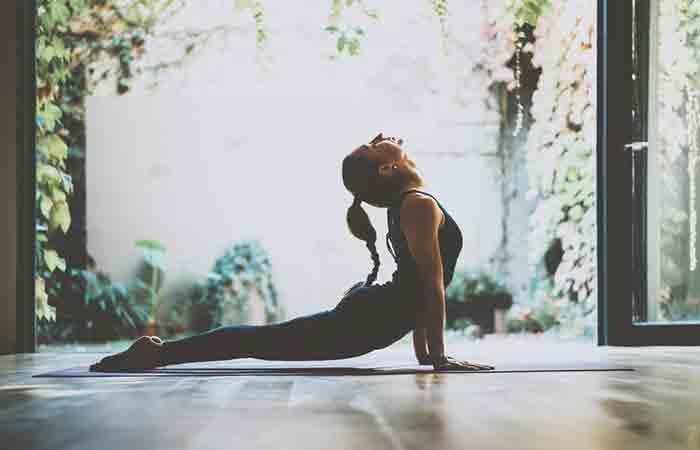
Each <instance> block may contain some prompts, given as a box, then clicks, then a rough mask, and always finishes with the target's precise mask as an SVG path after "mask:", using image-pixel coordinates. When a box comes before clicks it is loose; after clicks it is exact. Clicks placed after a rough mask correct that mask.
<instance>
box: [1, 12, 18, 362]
mask: <svg viewBox="0 0 700 450" xmlns="http://www.w3.org/2000/svg"><path fill="white" fill-rule="evenodd" d="M16 1H21V0H5V1H3V2H0V67H2V70H0V99H2V101H0V354H6V353H14V352H15V351H16V339H17V331H16V324H15V321H16V301H17V295H16V294H17V152H16V148H17V145H16V144H17V136H16V130H17V28H16V25H17V24H16V17H17V14H16V11H17V3H16Z"/></svg>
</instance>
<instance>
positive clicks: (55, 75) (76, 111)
mask: <svg viewBox="0 0 700 450" xmlns="http://www.w3.org/2000/svg"><path fill="white" fill-rule="evenodd" d="M173 4H174V0H126V1H119V2H117V1H116V0H38V2H37V20H36V30H37V37H36V86H37V98H36V111H37V116H36V161H37V162H36V206H35V207H36V210H37V228H36V231H35V232H36V242H37V244H38V245H37V250H36V254H35V274H36V279H35V286H36V298H35V301H36V304H37V308H36V310H37V317H38V318H39V319H40V320H42V319H46V320H53V319H54V318H55V313H56V312H55V310H53V308H52V307H51V306H50V305H49V302H50V299H51V296H52V295H60V292H57V291H56V290H55V289H54V288H52V287H51V286H52V285H55V286H58V283H55V282H54V280H53V279H54V278H60V277H61V275H60V273H64V272H65V271H66V266H67V264H66V261H65V259H64V258H63V256H62V255H60V254H59V251H58V250H57V249H58V248H59V245H58V242H59V241H60V238H61V236H62V235H65V234H66V233H67V232H68V230H69V228H70V227H71V223H72V217H71V209H70V200H71V195H72V194H73V191H74V186H73V182H74V180H73V176H72V175H71V173H70V172H69V169H68V166H67V164H66V163H67V160H68V158H69V156H70V155H80V154H82V153H83V150H84V148H83V147H84V126H85V125H84V108H85V107H84V99H85V98H86V96H87V95H89V94H90V92H91V86H92V85H91V82H90V81H91V80H92V77H95V78H97V79H103V78H106V77H107V75H109V73H104V72H100V73H96V74H92V77H91V76H90V73H91V71H92V67H93V65H94V63H95V62H104V61H105V60H110V59H114V60H116V61H117V62H118V64H117V68H116V73H115V74H114V75H115V78H116V82H117V85H116V89H117V92H118V93H125V92H127V91H128V86H129V83H128V79H129V78H130V77H131V76H132V71H131V64H132V63H133V62H134V61H135V59H136V58H137V57H138V56H139V55H140V54H141V53H142V48H143V43H144V40H145V38H146V36H147V35H148V33H149V31H150V27H151V26H152V25H153V24H154V19H155V17H157V16H158V15H159V14H161V13H163V12H164V11H165V10H166V9H168V8H170V7H171V6H172V5H173ZM106 66H110V65H109V64H108V65H106ZM109 70H111V69H108V71H109ZM51 292H54V294H52V293H51Z"/></svg>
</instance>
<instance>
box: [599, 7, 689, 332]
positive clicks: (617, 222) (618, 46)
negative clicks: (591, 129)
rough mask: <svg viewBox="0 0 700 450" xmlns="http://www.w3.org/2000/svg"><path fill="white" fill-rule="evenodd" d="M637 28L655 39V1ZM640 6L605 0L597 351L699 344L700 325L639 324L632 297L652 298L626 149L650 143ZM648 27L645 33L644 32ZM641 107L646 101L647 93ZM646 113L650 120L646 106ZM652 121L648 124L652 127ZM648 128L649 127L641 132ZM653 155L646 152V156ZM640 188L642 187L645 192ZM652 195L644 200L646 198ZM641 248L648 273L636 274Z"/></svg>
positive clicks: (601, 59) (601, 38)
mask: <svg viewBox="0 0 700 450" xmlns="http://www.w3.org/2000/svg"><path fill="white" fill-rule="evenodd" d="M636 7H637V17H638V21H637V26H639V27H641V28H643V31H644V32H643V33H641V34H640V35H641V36H644V35H648V29H649V28H648V27H649V20H648V18H649V0H637V4H636ZM632 16H633V3H632V2H630V1H616V0H599V1H598V33H597V36H598V61H597V70H598V74H597V77H598V80H597V120H598V122H597V133H598V135H597V152H596V153H597V161H596V174H597V186H596V188H597V194H596V195H597V208H598V211H597V213H598V222H597V230H598V244H597V249H598V250H597V256H598V344H599V345H624V346H645V345H700V324H673V323H669V324H658V323H652V324H644V323H634V322H633V320H632V317H633V296H632V293H633V292H635V291H636V292H641V293H643V297H642V298H643V301H646V300H645V299H644V296H645V294H644V293H645V292H646V278H647V277H646V270H647V268H646V255H645V249H646V236H645V234H644V233H645V231H646V229H647V227H646V224H645V222H646V220H645V219H646V213H645V210H644V208H643V207H642V209H641V210H640V212H639V213H638V217H637V219H638V220H640V223H641V230H642V234H641V235H637V236H636V241H633V237H632V227H633V224H634V222H633V219H634V217H633V213H634V210H633V202H632V199H633V198H632V191H631V186H632V182H633V179H632V170H631V168H632V152H631V151H629V150H625V145H627V144H629V143H631V142H633V141H635V140H640V139H644V140H645V137H646V136H645V135H644V133H642V135H639V132H638V130H637V131H635V130H634V129H633V128H634V127H633V121H632V114H631V112H632V108H633V105H632V99H633V85H632V82H631V80H632V71H633V61H632V31H633V29H632V28H633V23H632V22H633V20H632ZM644 27H646V28H644ZM648 51H649V39H643V40H642V41H641V46H640V47H639V48H638V54H639V55H641V56H643V57H642V58H640V61H639V62H640V69H641V70H640V75H641V77H640V78H641V79H642V80H646V78H647V77H646V73H645V72H648V58H647V57H646V55H648ZM641 88H642V89H641V90H642V97H643V98H642V100H643V102H646V98H645V97H646V95H644V94H645V92H644V91H646V88H645V86H642V87H641ZM640 109H641V112H642V114H644V115H646V110H647V108H646V106H644V105H643V106H642V108H640ZM645 121H646V117H642V122H643V123H645ZM642 128H645V127H642ZM644 154H646V152H644ZM638 186H639V185H638ZM645 195H646V194H645V193H643V194H642V196H645ZM635 246H636V247H637V248H638V249H642V250H643V251H642V254H641V255H638V256H639V258H640V261H641V274H635V272H634V269H633V266H634V262H635V261H633V258H632V254H633V250H634V248H635Z"/></svg>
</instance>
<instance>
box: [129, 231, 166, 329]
mask: <svg viewBox="0 0 700 450" xmlns="http://www.w3.org/2000/svg"><path fill="white" fill-rule="evenodd" d="M135 245H136V247H138V248H140V249H141V251H142V252H143V264H144V265H143V267H142V270H141V271H140V274H139V277H138V278H137V282H138V283H139V286H140V287H142V288H143V289H144V291H145V292H146V294H147V297H148V299H149V301H148V304H149V305H150V312H149V314H148V319H149V322H151V323H155V322H156V321H157V317H156V316H157V314H158V309H159V307H160V305H161V301H162V290H161V288H162V287H163V281H164V278H165V253H166V249H165V246H164V245H163V244H162V243H161V242H159V241H156V240H139V241H136V242H135Z"/></svg>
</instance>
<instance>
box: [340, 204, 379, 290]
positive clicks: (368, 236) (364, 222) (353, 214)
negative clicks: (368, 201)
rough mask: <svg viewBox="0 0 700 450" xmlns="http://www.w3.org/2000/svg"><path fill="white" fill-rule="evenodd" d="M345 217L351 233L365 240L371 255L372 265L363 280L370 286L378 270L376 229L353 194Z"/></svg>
mask: <svg viewBox="0 0 700 450" xmlns="http://www.w3.org/2000/svg"><path fill="white" fill-rule="evenodd" d="M346 219H347V222H348V227H349V228H350V232H351V233H352V235H353V236H355V237H356V238H358V239H362V240H363V241H365V244H366V245H367V249H369V252H370V255H371V256H372V262H373V263H374V267H373V268H372V271H371V272H370V273H369V275H367V280H366V281H365V286H370V285H371V284H372V283H374V281H375V280H376V279H377V273H378V272H379V253H378V252H377V246H376V242H377V231H376V230H375V229H374V227H373V226H372V222H371V221H370V219H369V216H368V215H367V213H366V212H365V210H364V208H362V200H361V199H360V197H359V196H355V199H354V200H353V202H352V205H350V208H348V212H347V216H346Z"/></svg>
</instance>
